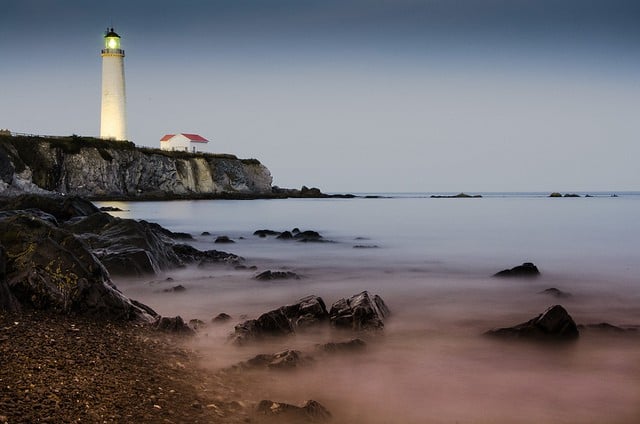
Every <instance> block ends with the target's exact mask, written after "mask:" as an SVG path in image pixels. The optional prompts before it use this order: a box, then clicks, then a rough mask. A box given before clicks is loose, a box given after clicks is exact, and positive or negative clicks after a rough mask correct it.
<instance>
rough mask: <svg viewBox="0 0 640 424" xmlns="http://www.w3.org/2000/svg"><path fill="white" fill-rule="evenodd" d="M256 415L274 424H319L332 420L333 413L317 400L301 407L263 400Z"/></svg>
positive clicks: (307, 402) (309, 401)
mask: <svg viewBox="0 0 640 424" xmlns="http://www.w3.org/2000/svg"><path fill="white" fill-rule="evenodd" d="M256 413H257V414H258V415H260V416H263V417H265V418H271V419H273V420H274V421H272V422H274V423H275V422H291V423H318V422H326V421H329V420H330V419H331V413H330V412H329V411H328V410H327V408H325V407H324V406H322V405H321V404H320V403H318V402H316V401H315V400H308V401H306V402H305V403H304V404H303V405H302V406H301V407H300V406H295V405H290V404H288V403H278V402H273V401H271V400H261V401H260V403H259V404H258V406H257V408H256Z"/></svg>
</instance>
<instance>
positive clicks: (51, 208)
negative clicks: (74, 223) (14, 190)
mask: <svg viewBox="0 0 640 424" xmlns="http://www.w3.org/2000/svg"><path fill="white" fill-rule="evenodd" d="M0 209H1V210H5V211H6V210H20V209H37V210H40V211H42V212H45V213H47V214H49V215H53V216H54V217H55V218H56V219H57V220H58V221H59V222H64V221H67V220H69V219H71V218H75V217H80V216H89V215H92V214H94V213H96V212H99V209H98V208H97V207H96V206H95V205H94V204H93V203H91V202H90V201H88V200H85V199H83V198H81V197H78V196H60V195H50V196H43V195H36V194H24V195H21V196H16V197H5V198H0Z"/></svg>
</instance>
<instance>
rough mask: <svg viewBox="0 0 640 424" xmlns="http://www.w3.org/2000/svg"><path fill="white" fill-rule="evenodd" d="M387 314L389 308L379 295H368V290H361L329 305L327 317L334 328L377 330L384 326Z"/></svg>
mask: <svg viewBox="0 0 640 424" xmlns="http://www.w3.org/2000/svg"><path fill="white" fill-rule="evenodd" d="M389 314H390V312H389V308H388V307H387V305H386V304H385V303H384V301H383V300H382V298H381V297H380V296H378V295H374V296H370V295H369V292H367V291H363V292H362V293H359V294H356V295H353V296H351V297H350V298H343V299H340V300H338V301H337V302H335V303H334V304H333V305H331V310H330V311H329V319H330V321H331V324H332V325H333V326H334V327H336V328H346V329H352V330H355V331H362V330H377V329H382V328H383V327H384V320H385V319H386V318H387V317H388V316H389Z"/></svg>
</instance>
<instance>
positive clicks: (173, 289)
mask: <svg viewBox="0 0 640 424" xmlns="http://www.w3.org/2000/svg"><path fill="white" fill-rule="evenodd" d="M185 290H187V289H186V287H185V286H183V285H182V284H178V285H177V286H173V287H170V288H168V289H164V290H162V291H163V292H165V293H175V292H183V291H185Z"/></svg>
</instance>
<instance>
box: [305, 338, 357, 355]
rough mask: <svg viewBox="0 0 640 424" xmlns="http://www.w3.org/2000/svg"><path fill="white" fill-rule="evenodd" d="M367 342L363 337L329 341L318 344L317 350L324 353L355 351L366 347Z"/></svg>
mask: <svg viewBox="0 0 640 424" xmlns="http://www.w3.org/2000/svg"><path fill="white" fill-rule="evenodd" d="M366 347H367V344H366V343H365V341H364V340H362V339H351V340H349V341H348V342H329V343H324V344H318V345H316V350H317V351H319V352H324V353H355V352H362V351H364V350H365V349H366Z"/></svg>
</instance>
